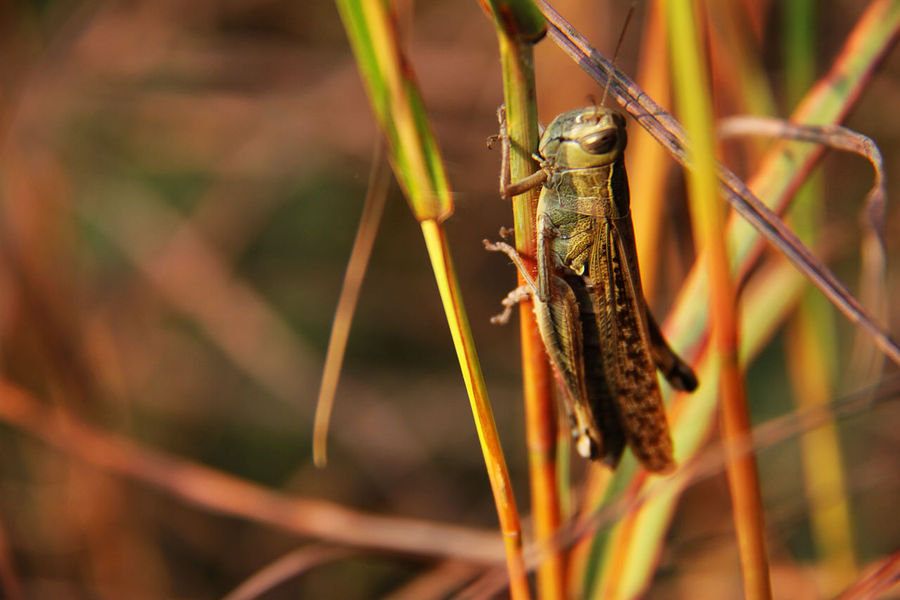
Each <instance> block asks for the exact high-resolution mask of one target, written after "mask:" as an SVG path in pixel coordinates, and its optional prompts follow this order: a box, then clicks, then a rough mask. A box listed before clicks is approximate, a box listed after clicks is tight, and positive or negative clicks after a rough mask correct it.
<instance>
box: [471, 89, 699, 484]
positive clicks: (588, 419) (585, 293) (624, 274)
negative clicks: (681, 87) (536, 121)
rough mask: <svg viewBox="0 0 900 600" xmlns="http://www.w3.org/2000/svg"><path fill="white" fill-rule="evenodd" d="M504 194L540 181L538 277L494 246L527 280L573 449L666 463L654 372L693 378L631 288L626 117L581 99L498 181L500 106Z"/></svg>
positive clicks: (504, 247) (684, 386) (667, 445)
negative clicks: (526, 164) (520, 170)
mask: <svg viewBox="0 0 900 600" xmlns="http://www.w3.org/2000/svg"><path fill="white" fill-rule="evenodd" d="M500 138H501V142H502V143H503V144H504V171H503V173H504V175H502V176H501V187H502V188H503V190H502V193H503V195H504V196H506V197H509V196H511V195H517V194H521V193H523V192H525V191H527V190H528V189H531V188H533V187H536V185H540V183H541V182H542V181H543V189H542V190H541V195H540V200H539V201H538V206H537V224H536V225H537V226H536V231H537V256H536V257H535V259H536V262H537V281H535V280H534V278H532V277H531V273H530V270H529V269H528V268H527V266H526V265H525V263H524V261H523V259H522V258H521V257H520V256H519V254H518V253H517V252H516V250H515V249H514V248H512V247H511V246H509V245H508V244H505V243H503V242H499V243H496V244H490V243H487V242H485V246H486V247H487V248H488V249H489V250H496V251H501V252H505V253H506V254H507V255H509V257H510V258H511V259H512V260H513V262H514V263H515V264H516V266H517V267H518V268H519V270H520V271H521V272H522V275H523V277H524V278H525V281H526V282H527V285H526V286H524V288H525V289H524V290H523V289H519V290H514V291H513V292H512V293H511V294H510V296H509V297H508V298H507V300H505V301H504V304H505V305H507V307H509V306H510V305H511V304H512V303H514V302H516V301H517V300H520V299H521V298H522V297H523V294H530V295H531V296H532V298H533V300H534V311H535V315H536V317H537V322H538V327H539V329H540V333H541V338H542V339H543V342H544V346H545V348H546V351H547V355H548V357H549V358H550V362H551V364H552V365H553V367H554V370H555V372H556V374H557V377H558V378H559V380H560V382H561V384H562V385H561V387H562V391H563V398H564V402H565V405H566V409H567V412H568V414H569V418H570V421H571V424H572V428H573V432H572V433H573V437H574V439H575V448H576V450H577V451H578V453H579V454H580V455H582V456H584V457H585V458H593V459H598V460H602V461H603V462H605V463H607V464H608V465H609V466H611V467H615V466H616V465H617V464H618V462H619V459H620V458H621V456H622V452H623V450H624V447H625V444H626V442H627V443H628V445H630V446H631V449H632V451H633V452H634V454H635V455H636V456H637V458H638V459H639V460H640V462H641V463H642V464H643V465H644V467H645V468H647V469H648V470H650V471H656V472H663V471H669V470H671V469H672V468H673V467H674V465H675V462H674V459H673V456H672V440H671V436H670V435H669V426H668V424H667V422H666V415H665V407H664V406H663V402H662V396H661V394H660V389H659V383H658V381H657V378H656V369H657V368H659V370H660V371H661V372H662V374H663V375H664V376H665V377H666V379H667V380H668V381H669V383H671V384H672V386H673V387H674V388H676V389H679V390H686V391H693V390H694V389H695V388H696V387H697V378H696V376H695V375H694V372H693V371H692V370H691V368H690V367H689V366H688V365H687V364H686V363H685V362H684V361H683V360H681V359H680V358H679V357H678V356H677V355H676V354H675V352H673V351H672V349H671V348H670V347H669V345H668V343H667V342H666V340H665V338H664V337H663V335H662V332H661V331H660V328H659V325H658V324H657V322H656V320H655V319H654V318H653V316H652V315H651V314H650V310H649V309H648V307H647V303H646V301H645V299H644V294H643V291H642V289H641V278H640V272H639V270H638V262H637V255H636V251H635V243H634V228H633V226H632V224H631V213H630V199H629V194H628V177H627V175H626V173H625V160H624V156H623V153H624V150H625V143H626V133H625V118H624V117H623V116H622V115H621V114H620V113H618V112H616V111H613V110H610V109H607V108H602V107H597V106H589V107H585V108H580V109H577V110H573V111H569V112H567V113H564V114H562V115H560V116H558V117H556V119H554V120H553V122H552V123H550V125H549V126H548V127H547V129H546V130H545V131H544V132H543V135H542V136H541V141H540V145H539V150H538V152H539V154H540V156H539V157H537V158H539V159H540V161H541V163H540V164H541V171H539V172H538V174H536V176H532V177H531V178H529V179H528V180H523V182H517V183H515V184H510V183H509V182H508V167H507V166H506V164H505V161H506V160H507V157H508V152H509V146H508V144H509V139H508V137H507V136H506V131H505V123H504V119H503V118H502V110H501V135H500Z"/></svg>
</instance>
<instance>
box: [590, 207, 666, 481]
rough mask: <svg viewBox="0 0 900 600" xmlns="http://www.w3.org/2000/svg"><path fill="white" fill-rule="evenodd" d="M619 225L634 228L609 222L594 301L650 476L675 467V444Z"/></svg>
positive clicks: (607, 358)
mask: <svg viewBox="0 0 900 600" xmlns="http://www.w3.org/2000/svg"><path fill="white" fill-rule="evenodd" d="M617 222H618V223H620V224H622V225H623V226H625V227H628V226H630V221H629V220H628V219H627V218H626V219H604V220H603V225H602V230H601V232H600V236H599V240H600V243H598V244H597V245H596V247H595V249H594V256H593V257H592V269H597V270H596V271H594V272H595V273H596V274H597V276H598V278H599V279H596V280H598V281H601V282H603V283H604V289H603V291H602V294H603V296H604V299H605V302H603V303H600V302H598V301H595V307H597V314H598V321H597V322H598V328H599V330H600V334H601V336H602V337H603V338H604V339H605V340H607V344H606V347H605V350H604V367H605V370H606V376H607V379H608V380H609V382H610V387H611V388H612V390H613V394H614V395H615V397H616V399H617V404H618V408H619V415H620V417H621V419H622V426H623V428H624V430H625V437H626V438H627V440H628V443H629V444H630V445H631V449H632V451H633V452H634V454H635V456H637V458H638V460H640V461H641V463H642V464H643V465H644V467H646V468H647V469H648V470H650V471H657V472H664V471H670V470H671V469H673V468H674V466H675V461H674V458H673V455H672V438H671V437H670V435H669V426H668V424H667V422H666V411H665V407H664V406H663V402H662V394H661V393H660V390H659V382H658V380H657V378H656V364H655V362H654V360H653V356H652V355H651V352H650V348H651V345H650V342H651V340H650V334H649V330H648V324H647V321H646V318H647V317H646V307H645V304H644V298H643V294H642V292H641V288H640V279H639V276H640V275H639V273H638V270H637V265H631V264H629V259H628V257H629V256H634V254H633V253H629V252H627V250H626V247H625V244H626V243H627V240H628V237H627V236H628V233H629V232H627V231H626V232H620V231H619V230H618V228H617ZM623 233H624V238H625V239H623Z"/></svg>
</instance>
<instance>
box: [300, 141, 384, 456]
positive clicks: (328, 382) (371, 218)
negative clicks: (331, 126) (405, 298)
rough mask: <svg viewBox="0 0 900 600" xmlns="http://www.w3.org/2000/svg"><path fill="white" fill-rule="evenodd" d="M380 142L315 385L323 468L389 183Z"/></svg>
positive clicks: (317, 452) (317, 448)
mask: <svg viewBox="0 0 900 600" xmlns="http://www.w3.org/2000/svg"><path fill="white" fill-rule="evenodd" d="M383 147H384V144H383V143H382V142H381V141H380V140H379V142H378V143H377V144H376V145H375V152H374V154H373V156H372V170H371V172H370V173H369V189H368V192H367V193H366V199H365V200H364V202H363V213H362V216H361V217H360V219H359V228H358V229H357V230H356V239H355V240H354V241H353V248H352V249H351V250H350V260H349V261H347V270H346V271H345V272H344V282H343V284H342V285H341V293H340V296H339V298H338V305H337V308H336V309H335V311H334V321H333V322H332V324H331V335H330V336H329V338H328V350H327V351H326V352H325V366H324V367H323V368H322V382H321V384H320V385H319V397H318V399H317V400H316V417H315V423H314V425H313V462H314V463H315V465H316V466H317V467H324V466H325V463H326V462H327V453H326V450H327V441H328V425H329V423H330V422H331V409H332V407H333V406H334V396H335V393H336V392H337V386H338V379H339V378H340V375H341V365H343V363H344V351H345V350H346V349H347V338H348V337H349V336H350V324H351V322H352V320H353V314H354V313H355V312H356V303H357V301H358V300H359V290H360V289H361V288H362V282H363V277H365V274H366V267H367V265H368V264H369V257H370V256H371V255H372V246H373V245H374V244H375V235H376V234H377V233H378V226H379V224H380V223H381V216H382V215H383V214H384V205H385V201H386V199H387V193H388V188H389V186H390V184H391V169H390V164H389V163H388V161H387V157H385V155H384V150H383Z"/></svg>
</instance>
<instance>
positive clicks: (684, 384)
mask: <svg viewBox="0 0 900 600" xmlns="http://www.w3.org/2000/svg"><path fill="white" fill-rule="evenodd" d="M644 313H645V314H646V315H647V329H648V330H649V333H650V353H651V354H652V355H653V362H654V363H656V367H657V368H658V369H659V371H660V372H661V373H662V374H663V377H665V378H666V381H668V382H669V383H670V384H671V385H672V387H673V388H675V389H676V390H680V391H682V392H693V391H694V390H695V389H697V376H696V375H695V374H694V370H693V369H691V367H690V366H689V365H688V364H687V363H686V362H684V360H682V359H681V357H680V356H678V355H677V354H675V351H674V350H672V348H671V347H670V346H669V343H668V342H667V341H666V338H665V337H664V336H663V334H662V330H660V328H659V324H658V323H657V322H656V319H655V318H653V313H651V312H650V309H649V308H648V307H647V304H646V302H645V303H644Z"/></svg>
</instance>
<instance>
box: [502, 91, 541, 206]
mask: <svg viewBox="0 0 900 600" xmlns="http://www.w3.org/2000/svg"><path fill="white" fill-rule="evenodd" d="M497 121H498V122H499V124H500V132H499V134H498V135H497V139H499V140H500V197H501V198H503V199H504V200H511V199H512V198H513V197H514V196H518V195H519V194H524V193H525V192H527V191H529V190H533V189H534V188H536V187H538V186H539V185H541V184H543V183H544V182H545V181H547V177H548V173H547V171H546V170H544V169H543V167H542V168H541V169H540V170H539V171H535V172H534V173H532V174H531V175H529V176H528V177H525V178H523V179H520V180H519V181H516V182H511V181H510V180H511V179H512V175H511V174H510V170H509V155H510V153H511V148H510V141H509V132H508V130H507V128H506V107H505V106H501V107H500V108H498V109H497ZM488 146H490V142H489V143H488Z"/></svg>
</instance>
